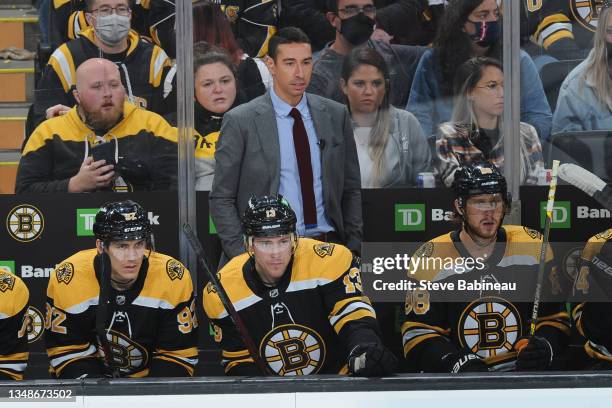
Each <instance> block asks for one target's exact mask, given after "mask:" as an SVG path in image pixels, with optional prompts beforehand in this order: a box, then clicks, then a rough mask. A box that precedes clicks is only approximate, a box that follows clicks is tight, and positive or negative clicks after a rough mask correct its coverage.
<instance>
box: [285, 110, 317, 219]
mask: <svg viewBox="0 0 612 408" xmlns="http://www.w3.org/2000/svg"><path fill="white" fill-rule="evenodd" d="M289 116H291V117H292V118H293V145H294V147H295V156H296V157H297V163H298V171H299V173H300V187H301V188H302V208H303V210H304V225H305V227H306V229H309V228H314V227H316V226H317V206H316V204H315V195H314V183H313V180H312V164H311V163H310V145H309V144H308V135H307V134H306V128H305V127H304V121H303V120H302V115H301V114H300V111H299V110H297V109H296V108H293V109H291V112H289Z"/></svg>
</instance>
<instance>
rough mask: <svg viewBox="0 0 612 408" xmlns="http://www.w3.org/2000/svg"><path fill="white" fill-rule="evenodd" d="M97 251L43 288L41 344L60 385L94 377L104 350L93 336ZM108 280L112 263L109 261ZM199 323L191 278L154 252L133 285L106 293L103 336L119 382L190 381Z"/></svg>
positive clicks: (68, 263) (72, 261) (76, 259)
mask: <svg viewBox="0 0 612 408" xmlns="http://www.w3.org/2000/svg"><path fill="white" fill-rule="evenodd" d="M102 258H103V257H101V256H97V250H95V249H90V250H85V251H81V252H78V253H76V254H75V255H73V256H71V257H70V258H68V259H66V260H65V261H63V262H61V263H60V264H59V265H58V266H57V267H56V268H55V270H54V272H53V273H52V274H51V276H50V278H49V285H48V287H47V303H46V319H45V329H46V330H45V343H46V347H47V354H48V356H49V360H50V363H51V371H52V373H53V374H54V375H55V376H56V377H58V378H76V377H79V376H81V375H83V374H86V373H87V374H89V376H99V375H101V374H102V373H103V372H104V371H105V370H104V368H103V365H102V356H104V353H103V351H102V350H103V348H102V347H100V345H99V343H98V339H97V336H96V331H95V328H96V309H97V306H98V303H99V299H98V298H99V294H100V284H99V276H100V264H101V262H100V260H101V259H102ZM106 270H107V271H108V272H107V273H110V262H106ZM196 327H197V320H196V315H195V300H194V296H193V285H192V281H191V276H190V274H189V271H188V270H187V269H186V268H185V267H184V266H183V265H182V264H181V263H180V262H179V261H177V260H175V259H173V258H171V257H169V256H167V255H163V254H160V253H156V252H151V253H150V255H149V256H148V257H145V258H144V260H143V263H142V267H141V269H140V272H139V275H138V278H137V280H136V282H135V284H134V286H133V287H132V288H130V289H128V290H125V291H117V290H115V289H114V288H112V287H111V288H110V289H109V296H108V309H107V317H106V321H105V323H104V329H105V330H104V332H105V333H106V340H107V341H108V344H109V347H108V348H107V349H108V350H110V356H109V358H108V359H109V360H110V361H112V365H113V368H115V369H117V370H118V371H119V373H120V375H121V376H125V377H144V376H164V377H169V376H187V375H189V376H191V375H193V370H194V367H195V365H196V363H197V361H198V350H197V347H196V344H197V337H196V336H197V334H196V332H197V330H196Z"/></svg>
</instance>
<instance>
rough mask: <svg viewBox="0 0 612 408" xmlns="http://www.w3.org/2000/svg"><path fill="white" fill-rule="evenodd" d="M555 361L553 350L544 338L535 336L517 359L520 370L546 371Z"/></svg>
mask: <svg viewBox="0 0 612 408" xmlns="http://www.w3.org/2000/svg"><path fill="white" fill-rule="evenodd" d="M552 359H553V348H552V346H551V345H550V343H549V342H548V340H546V339H545V338H544V337H540V336H533V337H532V338H530V339H529V343H527V346H525V347H524V348H523V349H521V350H519V352H518V357H517V359H516V368H517V369H518V370H525V371H529V370H546V369H547V368H548V367H550V365H551V363H552Z"/></svg>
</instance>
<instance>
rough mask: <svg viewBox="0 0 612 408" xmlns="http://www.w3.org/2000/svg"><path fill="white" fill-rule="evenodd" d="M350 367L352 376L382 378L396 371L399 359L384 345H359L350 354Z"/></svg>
mask: <svg viewBox="0 0 612 408" xmlns="http://www.w3.org/2000/svg"><path fill="white" fill-rule="evenodd" d="M348 367H349V372H350V373H351V374H352V375H357V376H362V377H380V376H383V375H387V374H391V373H393V372H394V371H395V369H396V367H397V358H396V357H395V356H394V355H393V353H392V352H390V351H389V350H388V349H387V348H386V347H385V346H383V345H382V344H379V343H366V344H358V345H356V346H355V347H354V348H353V349H352V350H351V352H350V353H349V357H348Z"/></svg>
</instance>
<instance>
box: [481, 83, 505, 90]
mask: <svg viewBox="0 0 612 408" xmlns="http://www.w3.org/2000/svg"><path fill="white" fill-rule="evenodd" d="M476 88H482V89H486V90H488V91H489V92H499V91H503V90H504V84H502V83H501V82H495V81H491V82H489V83H487V84H485V85H482V86H477V87H476Z"/></svg>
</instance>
